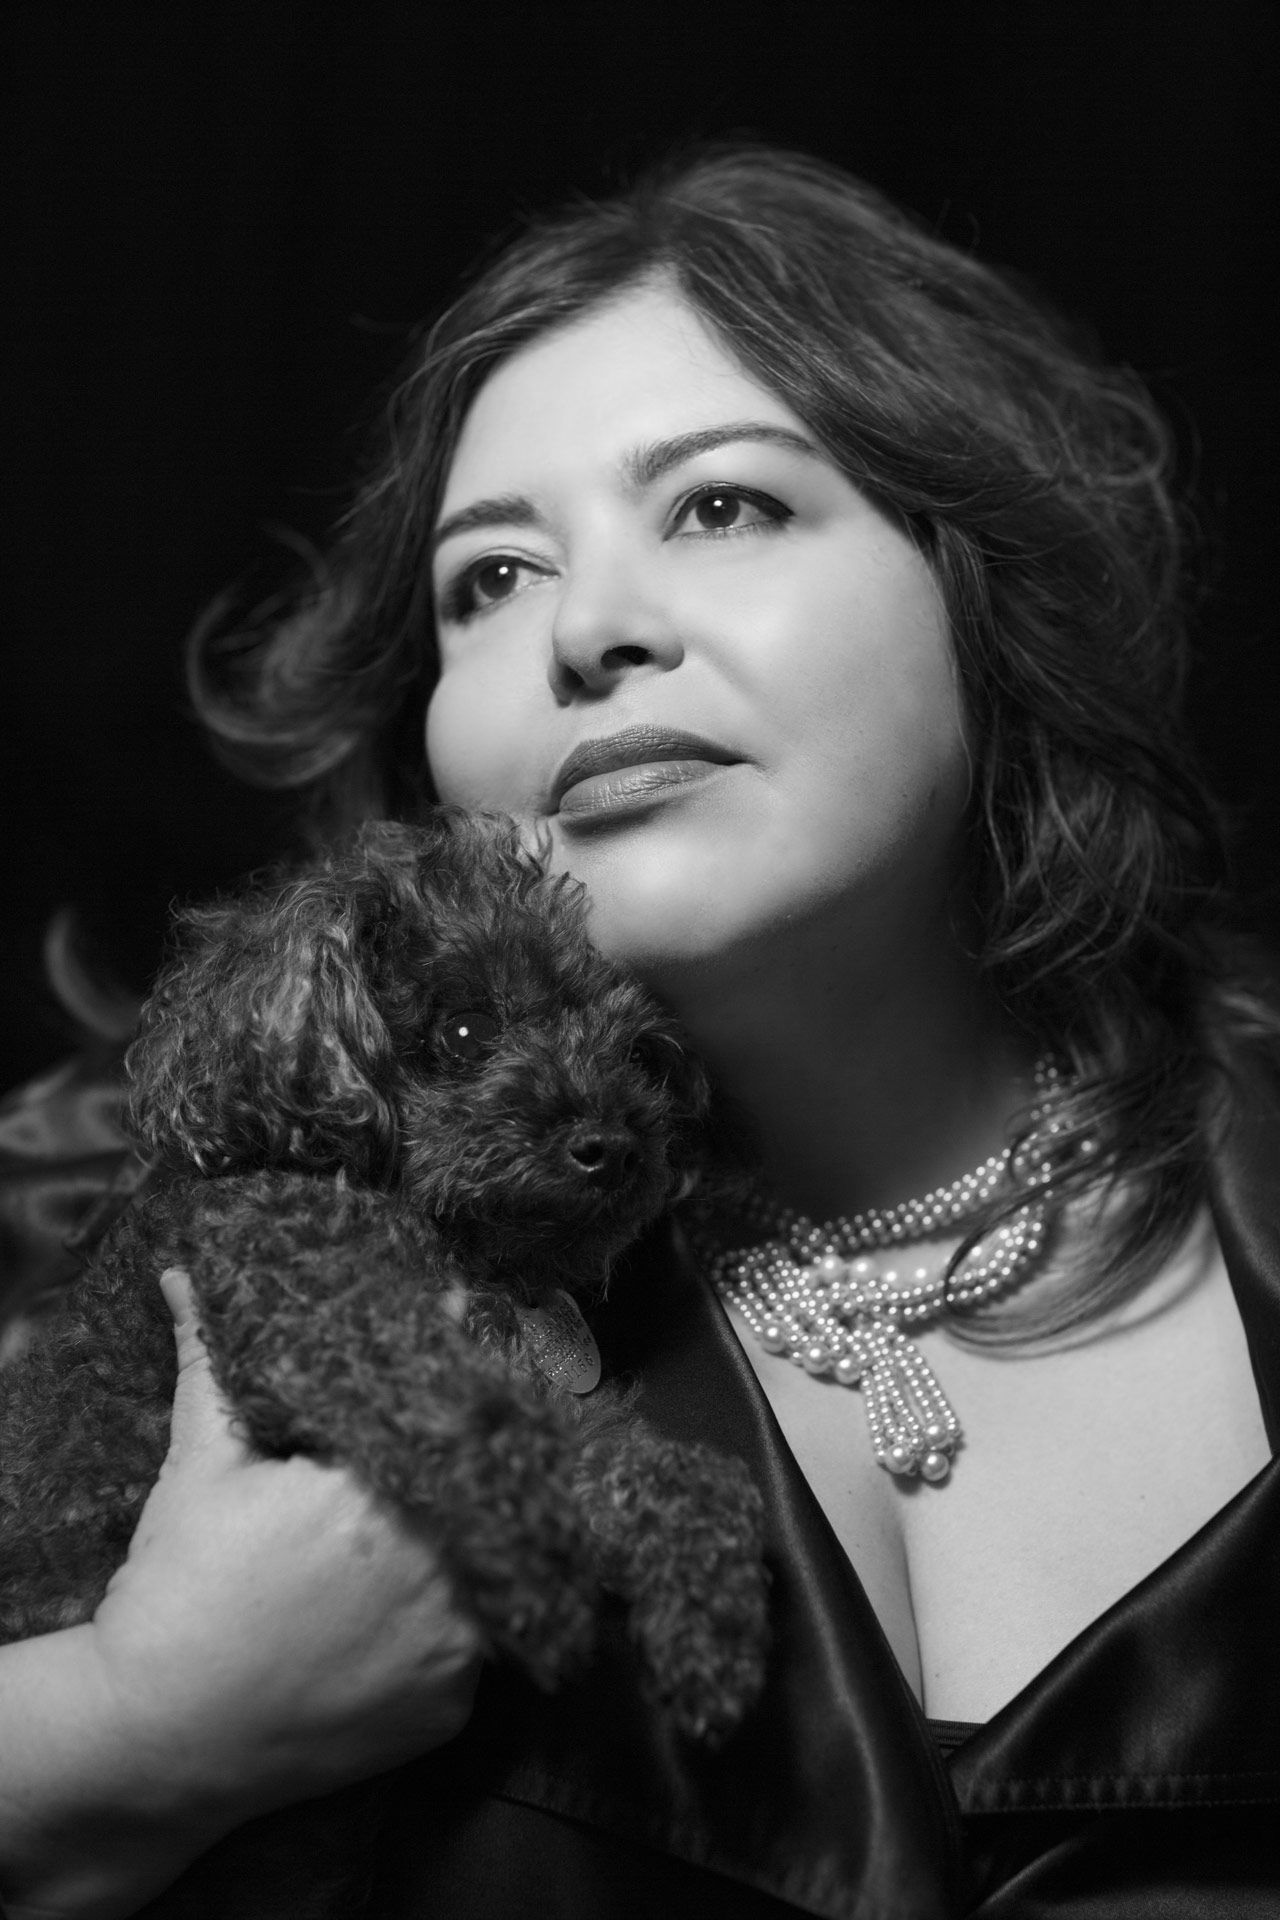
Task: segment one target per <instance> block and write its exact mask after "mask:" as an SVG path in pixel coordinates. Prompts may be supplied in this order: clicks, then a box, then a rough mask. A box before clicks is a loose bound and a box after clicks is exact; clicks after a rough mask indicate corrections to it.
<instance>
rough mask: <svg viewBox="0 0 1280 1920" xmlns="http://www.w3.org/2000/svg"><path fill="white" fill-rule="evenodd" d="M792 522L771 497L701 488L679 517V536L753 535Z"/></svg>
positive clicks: (787, 509) (787, 510)
mask: <svg viewBox="0 0 1280 1920" xmlns="http://www.w3.org/2000/svg"><path fill="white" fill-rule="evenodd" d="M790 518H791V509H790V507H784V506H783V504H782V502H781V500H775V499H774V498H773V496H772V494H768V493H757V492H756V491H755V490H754V489H749V488H746V487H699V489H698V491H697V492H696V493H693V494H690V496H689V498H688V499H687V500H686V501H685V502H684V503H683V505H682V506H681V508H680V510H679V512H678V514H677V515H676V530H677V532H693V533H712V534H715V533H754V532H756V531H757V530H759V529H763V528H765V527H776V526H780V525H781V524H782V522H783V521H784V520H789V519H790Z"/></svg>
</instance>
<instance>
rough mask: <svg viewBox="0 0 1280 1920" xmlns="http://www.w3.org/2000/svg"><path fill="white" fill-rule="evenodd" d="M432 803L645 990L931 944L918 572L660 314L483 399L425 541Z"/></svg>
mask: <svg viewBox="0 0 1280 1920" xmlns="http://www.w3.org/2000/svg"><path fill="white" fill-rule="evenodd" d="M437 542H438V544H437V552H436V559H435V585H436V604H437V608H438V617H439V634H440V650H441V657H442V662H443V667H442V672H441V677H440V681H439V685H438V687H437V688H436V691H435V693H434V695H433V697H432V700H431V704H430V708H429V712H428V716H427V753H428V757H429V761H430V765H431V768H432V772H433V775H434V778H435V783H436V787H437V790H438V792H439V794H440V797H441V799H443V800H447V801H453V802H456V803H457V804H459V805H462V806H466V807H471V808H488V809H497V810H501V811H505V812H509V813H512V814H515V815H516V816H517V817H518V818H519V819H520V820H521V821H522V822H524V823H525V824H526V826H527V828H528V829H529V833H530V837H531V838H533V837H535V836H536V835H537V833H538V830H539V829H543V828H545V829H548V830H549V833H550V840H551V846H552V849H553V861H554V864H555V866H556V867H557V868H558V869H565V870H568V871H569V872H571V873H573V874H574V875H576V876H577V877H578V878H580V879H581V880H583V881H585V882H586V883H587V886H588V888H589V891H590V895H591V899H592V913H593V931H594V932H595V935H596V938H597V939H598V940H599V942H600V944H601V945H602V946H603V947H604V949H605V950H606V951H607V952H609V953H612V954H613V955H614V956H615V957H616V958H618V959H622V960H625V961H628V962H630V963H632V964H634V965H637V966H638V967H639V968H640V969H641V970H642V971H644V972H647V973H648V974H649V976H650V977H651V978H652V979H653V980H654V982H655V984H662V983H666V984H668V985H674V984H676V983H677V982H678V980H679V977H680V975H681V973H682V972H684V971H685V970H686V969H688V968H690V967H695V968H704V969H705V967H706V966H707V965H708V964H711V963H716V962H724V961H728V960H729V959H730V958H733V957H736V958H738V959H740V960H741V959H745V960H747V961H748V962H749V963H753V964H758V963H759V960H760V958H761V957H762V956H763V955H764V954H765V953H766V952H767V951H768V950H770V948H777V947H778V946H779V943H782V944H781V950H782V951H785V950H786V947H787V945H788V944H789V943H791V944H793V943H794V942H795V941H796V940H798V939H799V940H805V941H808V942H810V943H813V942H822V943H825V944H826V946H827V947H830V945H831V942H832V941H836V942H839V943H840V944H841V946H842V948H843V949H844V950H845V953H846V957H847V958H848V959H849V960H851V961H852V960H856V956H857V953H858V951H859V947H861V949H862V950H863V951H864V952H865V954H866V956H867V958H868V959H870V958H871V956H872V953H873V951H874V950H877V949H880V950H882V951H883V952H884V954H885V955H886V956H891V955H892V954H893V953H894V952H895V951H897V952H899V953H901V951H902V948H901V942H902V940H903V939H906V938H916V939H923V938H938V937H943V938H946V937H949V936H948V935H947V934H946V932H945V928H946V926H947V914H946V905H947V900H948V896H949V894H950V891H951V886H952V882H953V880H954V878H955V874H956V867H957V861H958V857H959V856H958V845H959V838H960V835H959V825H960V819H961V816H962V814H963V810H964V802H965V796H966V791H967V776H968V761H967V755H966V750H965V742H964V730H963V721H962V716H961V709H960V701H959V695H958V690H957V683H956V676H955V671H954V666H953V661H952V656H951V649H950V645H949V640H948V634H947V625H946V619H945V615H944V612H943V607H942V604H941V600H940V598H939V594H938V591H937V588H936V586H935V583H934V580H933V576H932V574H931V573H930V571H929V568H928V567H927V565H926V564H925V562H924V560H923V559H922V558H921V556H920V554H919V553H918V552H917V550H916V549H915V547H914V546H913V545H912V544H911V542H910V541H909V540H908V539H907V538H906V537H905V536H904V535H903V534H902V533H901V532H899V531H898V529H897V528H896V527H895V526H893V525H892V524H891V523H890V522H889V521H888V520H887V519H886V518H885V517H884V516H883V515H882V514H881V513H880V512H879V511H878V510H877V509H876V508H875V507H873V506H872V505H870V504H869V502H868V501H867V500H866V499H865V498H864V497H863V496H862V494H860V493H859V492H858V490H857V489H856V488H855V487H854V486H853V485H852V484H851V483H850V482H849V481H848V480H847V479H846V478H845V477H844V475H843V474H842V473H841V472H840V471H839V470H838V469H837V468H836V467H835V466H834V465H833V464H832V462H831V460H830V459H829V458H828V457H827V455H826V454H825V453H824V452H823V450H822V448H821V447H820V446H818V445H817V444H816V442H815V441H814V439H813V436H812V434H811V433H810V432H809V431H808V429H806V428H805V427H804V426H803V425H802V424H801V422H800V420H799V419H798V418H797V416H796V415H795V414H793V413H792V412H791V411H790V410H789V408H788V407H787V406H786V405H785V404H784V403H783V402H782V401H781V400H780V399H778V398H777V397H776V396H775V395H774V394H772V393H770V392H768V391H767V390H766V389H765V388H763V387H762V386H760V385H759V384H758V383H757V382H756V381H755V380H754V379H753V378H752V377H751V376H750V375H748V374H747V373H745V372H744V371H743V369H742V368H741V367H740V366H739V365H738V363H737V361H736V360H735V359H734V358H733V357H732V356H731V355H730V354H729V353H728V352H727V351H726V349H725V348H724V347H723V346H722V345H720V344H719V342H718V341H717V340H716V339H715V338H714V336H713V335H712V334H711V332H710V331H709V330H708V328H707V327H706V326H705V325H704V323H703V322H702V321H701V320H700V319H699V318H698V317H697V315H696V314H695V313H693V312H692V311H691V310H690V309H689V308H688V307H687V306H686V305H684V303H683V302H682V301H681V300H680V299H679V298H678V297H677V296H676V295H675V294H674V293H672V292H670V291H669V290H666V289H665V288H663V287H662V286H660V285H653V284H650V285H645V286H642V287H638V288H635V289H633V290H631V291H628V292H626V293H625V294H622V295H620V296H618V297H617V298H616V299H615V300H614V301H612V302H610V303H609V304H608V305H605V306H602V307H600V308H597V309H596V310H594V311H593V312H591V313H589V314H588V315H586V316H585V317H584V318H582V319H580V320H577V321H575V322H573V323H571V324H569V325H567V326H566V327H564V328H563V330H561V331H558V332H555V333H552V334H549V335H545V336H543V337H542V338H541V339H539V340H537V341H535V342H534V343H533V344H531V345H530V346H528V347H526V348H524V349H523V350H522V351H521V352H519V353H518V354H516V355H515V356H514V357H513V358H512V359H510V360H509V361H507V362H505V363H504V364H503V365H501V366H500V367H498V368H497V369H496V371H495V372H494V373H493V374H492V375H491V376H490V378H489V379H488V381H487V382H486V384H485V385H484V386H483V387H482V389H481V390H480V392H479V394H478V395H477V397H476V400H475V402H474V404H473V405H472V408H471V411H470V413H469V415H468V417H467V421H466V424H465V427H464V429H463V433H462V436H461V439H460V441H459V444H458V449H457V453H456V455H455V457H454V460H453V465H452V467H451V469H450V472H449V476H448V482H447V485H446V488H445V494H444V499H443V502H442V506H441V513H440V520H439V523H438V528H437Z"/></svg>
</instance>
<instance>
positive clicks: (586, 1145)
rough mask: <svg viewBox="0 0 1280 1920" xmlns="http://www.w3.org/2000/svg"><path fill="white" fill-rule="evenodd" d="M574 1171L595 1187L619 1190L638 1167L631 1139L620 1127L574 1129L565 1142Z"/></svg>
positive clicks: (584, 1126)
mask: <svg viewBox="0 0 1280 1920" xmlns="http://www.w3.org/2000/svg"><path fill="white" fill-rule="evenodd" d="M565 1152H566V1154H567V1155H568V1157H569V1160H570V1162H571V1163H572V1165H573V1167H574V1169H575V1171H576V1172H578V1173H582V1174H585V1175H586V1176H587V1178H588V1179H589V1180H590V1181H591V1182H592V1183H593V1185H595V1186H600V1187H620V1186H622V1184H623V1183H624V1181H626V1180H629V1179H630V1178H631V1175H632V1174H633V1173H634V1172H635V1170H636V1168H637V1167H638V1166H639V1164H640V1154H639V1152H638V1150H637V1148H636V1143H635V1140H634V1138H633V1137H632V1135H631V1134H630V1133H628V1132H627V1131H626V1129H625V1128H623V1127H600V1126H593V1125H591V1124H590V1123H589V1122H587V1123H584V1124H583V1125H582V1126H579V1127H575V1128H574V1129H573V1131H572V1133H570V1134H569V1136H568V1137H567V1139H566V1140H565Z"/></svg>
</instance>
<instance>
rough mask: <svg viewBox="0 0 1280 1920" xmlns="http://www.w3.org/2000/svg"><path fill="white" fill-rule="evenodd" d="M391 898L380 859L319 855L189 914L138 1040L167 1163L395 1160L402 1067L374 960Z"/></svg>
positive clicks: (360, 1167) (207, 1167)
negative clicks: (349, 869) (375, 980)
mask: <svg viewBox="0 0 1280 1920" xmlns="http://www.w3.org/2000/svg"><path fill="white" fill-rule="evenodd" d="M388 904H389V903H388V901H387V899H386V889H385V887H381V888H380V887H379V885H378V883H377V879H376V876H375V875H373V874H371V873H369V872H367V871H366V872H365V873H364V874H362V875H361V876H360V878H359V879H358V880H348V881H347V882H346V883H344V882H343V881H342V880H341V879H340V878H339V877H338V876H337V875H335V874H334V873H333V872H329V871H324V870H321V871H318V872H314V873H306V874H304V875H302V876H300V877H298V878H295V879H288V880H285V881H283V882H281V883H280V884H279V885H278V886H276V887H274V888H272V889H270V890H266V889H264V890H262V891H259V892H258V893H256V894H252V895H250V896H248V897H247V898H244V899H239V900H231V901H222V902H216V903H215V904H214V905H212V906H207V907H197V908H193V909H191V910H189V911H188V912H187V913H185V914H184V915H182V916H181V917H180V919H179V922H178V928H177V936H178V948H177V953H176V956H175V958H174V959H173V960H172V961H171V962H170V964H169V965H168V966H167V967H166V969H165V971H164V972H163V974H162V975H161V977H160V979H159V980H158V982H157V984H156V987H155V991H154V992H153V994H152V996H151V998H150V1000H149V1001H148V1002H147V1005H146V1007H145V1008H144V1010H143V1015H142V1023H141V1027H140V1030H139V1034H138V1038H137V1039H136V1040H135V1042H134V1044H133V1046H132V1047H131V1048H130V1050H129V1055H128V1068H129V1077H130V1084H131V1093H130V1115H131V1120H132V1123H133V1127H134V1130H135V1132H136V1134H137V1135H138V1137H139V1138H140V1140H141V1141H142V1142H143V1144H144V1145H145V1146H146V1147H147V1149H148V1150H149V1151H151V1152H152V1153H154V1154H156V1155H157V1156H158V1157H159V1158H160V1160H161V1161H162V1163H163V1164H166V1165H168V1166H171V1167H175V1168H179V1167H186V1168H188V1169H189V1168H191V1167H193V1166H194V1167H195V1168H197V1169H198V1170H199V1171H201V1172H202V1173H206V1174H214V1173H225V1172H229V1171H231V1170H233V1169H235V1168H238V1167H253V1166H289V1167H293V1168H298V1169H307V1170H311V1169H314V1170H316V1171H325V1170H332V1169H334V1168H336V1167H339V1166H346V1167H348V1168H349V1169H350V1170H351V1171H352V1172H353V1173H356V1174H358V1175H360V1176H362V1177H364V1178H377V1177H385V1176H386V1174H387V1172H388V1171H389V1170H390V1167H391V1166H392V1165H393V1164H394V1160H395V1154H396V1150H397V1145H398V1140H397V1126H396V1117H395V1110H394V1107H393V1106H392V1104H391V1102H390V1099H389V1097H388V1096H389V1093H390V1091H391V1088H392V1087H393V1085H394V1081H395V1078H396V1071H395V1062H394V1059H393V1057H392V1049H391V1047H390V1044H389V1041H388V1036H387V1030H386V1026H385V1023H384V1021H383V1019H382V1016H381V1014H380V1012H379V1010H378V1007H377V1004H376V1002H375V1000H374V998H373V996H372V993H371V991H370V974H371V967H372V961H373V957H374V955H375V953H376V949H377V946H378V943H379V938H380V933H381V929H382V926H383V925H384V923H385V918H386V913H387V910H388Z"/></svg>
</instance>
